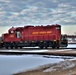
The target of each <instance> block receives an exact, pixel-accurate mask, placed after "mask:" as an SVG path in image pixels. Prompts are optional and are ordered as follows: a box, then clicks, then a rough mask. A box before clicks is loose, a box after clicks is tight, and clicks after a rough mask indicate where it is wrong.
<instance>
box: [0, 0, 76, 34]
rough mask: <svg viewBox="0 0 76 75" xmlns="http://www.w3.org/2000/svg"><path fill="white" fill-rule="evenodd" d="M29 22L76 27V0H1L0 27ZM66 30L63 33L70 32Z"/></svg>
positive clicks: (27, 23) (21, 24)
mask: <svg viewBox="0 0 76 75" xmlns="http://www.w3.org/2000/svg"><path fill="white" fill-rule="evenodd" d="M29 24H32V25H47V24H60V25H62V26H63V27H64V26H66V25H67V26H66V27H68V26H74V28H75V29H76V0H0V29H1V27H4V26H5V27H6V28H5V29H7V27H10V26H24V25H29ZM64 28H65V27H64ZM64 28H63V29H64ZM70 28H71V27H70ZM66 29H69V28H66ZM66 29H65V30H66ZM71 29H72V28H71ZM65 30H63V33H66V32H68V31H66V32H65ZM2 31H3V30H2ZM73 32H74V31H73ZM73 32H71V33H73Z"/></svg>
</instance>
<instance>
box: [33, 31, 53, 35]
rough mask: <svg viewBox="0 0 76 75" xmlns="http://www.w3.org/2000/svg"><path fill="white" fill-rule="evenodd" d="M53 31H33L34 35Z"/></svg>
mask: <svg viewBox="0 0 76 75" xmlns="http://www.w3.org/2000/svg"><path fill="white" fill-rule="evenodd" d="M51 33H52V31H41V32H32V34H33V35H38V34H51Z"/></svg>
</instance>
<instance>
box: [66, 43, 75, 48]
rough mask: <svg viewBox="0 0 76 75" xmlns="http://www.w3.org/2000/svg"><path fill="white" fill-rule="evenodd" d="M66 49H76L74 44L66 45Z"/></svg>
mask: <svg viewBox="0 0 76 75" xmlns="http://www.w3.org/2000/svg"><path fill="white" fill-rule="evenodd" d="M67 48H76V44H68V46H67Z"/></svg>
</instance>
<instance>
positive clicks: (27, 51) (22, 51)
mask: <svg viewBox="0 0 76 75" xmlns="http://www.w3.org/2000/svg"><path fill="white" fill-rule="evenodd" d="M68 49H70V50H68ZM75 49H76V48H60V49H50V48H49V49H47V50H46V51H44V52H38V51H36V50H41V49H38V48H35V49H30V48H29V49H27V48H24V49H19V50H18V49H17V50H15V49H14V50H6V49H3V50H0V54H3V55H4V54H5V55H22V54H36V55H55V56H76V50H75ZM32 50H33V51H32ZM34 50H35V51H34ZM43 50H45V49H43Z"/></svg>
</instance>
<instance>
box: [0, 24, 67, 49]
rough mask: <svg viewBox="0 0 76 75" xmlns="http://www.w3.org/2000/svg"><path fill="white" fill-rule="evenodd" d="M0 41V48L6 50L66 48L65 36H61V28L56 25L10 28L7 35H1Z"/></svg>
mask: <svg viewBox="0 0 76 75" xmlns="http://www.w3.org/2000/svg"><path fill="white" fill-rule="evenodd" d="M0 41H1V43H0V46H1V47H6V48H18V47H20V48H22V47H35V46H39V47H40V48H41V49H42V48H47V47H52V48H59V47H61V46H64V47H67V39H66V36H62V35H61V26H60V25H58V24H56V25H47V26H24V27H17V28H14V27H12V28H10V29H9V30H8V33H5V34H3V35H2V37H1V39H0Z"/></svg>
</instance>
